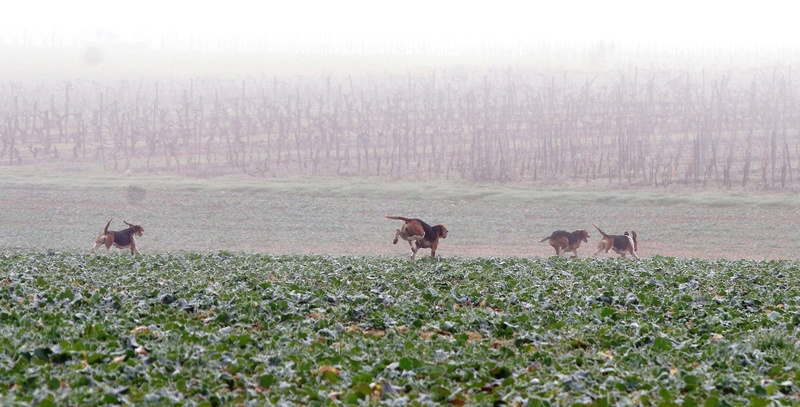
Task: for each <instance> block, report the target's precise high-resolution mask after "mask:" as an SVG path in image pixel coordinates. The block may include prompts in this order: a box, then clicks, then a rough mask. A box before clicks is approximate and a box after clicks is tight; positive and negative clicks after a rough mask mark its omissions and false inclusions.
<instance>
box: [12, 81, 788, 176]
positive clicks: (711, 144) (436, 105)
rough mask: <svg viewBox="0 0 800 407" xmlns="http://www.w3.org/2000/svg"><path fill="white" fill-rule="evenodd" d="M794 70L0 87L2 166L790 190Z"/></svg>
mask: <svg viewBox="0 0 800 407" xmlns="http://www.w3.org/2000/svg"><path fill="white" fill-rule="evenodd" d="M799 96H800V94H798V78H797V75H796V74H794V73H793V69H792V66H790V65H789V66H769V67H764V68H757V69H739V70H734V69H725V70H711V69H701V70H697V71H692V70H685V71H674V70H657V69H642V68H630V69H624V70H617V71H604V72H601V71H598V72H577V71H546V70H534V69H521V68H514V67H498V68H493V69H489V68H487V69H484V70H470V69H458V68H451V69H430V70H429V71H424V72H423V71H413V72H408V73H407V74H405V75H392V74H381V75H362V76H332V75H324V76H319V77H312V78H309V77H268V76H266V75H265V76H262V77H258V78H252V77H251V78H247V79H243V80H232V79H219V78H187V79H183V78H181V79H174V80H171V81H165V82H153V81H149V80H146V79H138V80H121V81H119V82H116V83H112V84H108V83H98V82H93V81H79V82H67V83H58V84H48V83H44V82H42V83H18V82H15V83H0V141H1V142H2V145H0V165H4V166H16V165H37V164H45V163H46V164H52V163H87V164H94V165H97V167H98V168H102V169H103V170H105V171H116V172H122V171H129V172H133V173H166V172H176V173H182V174H188V175H198V176H205V175H213V174H220V173H245V174H250V175H254V176H264V177H279V176H286V175H303V176H337V175H338V176H373V177H385V178H417V177H424V178H440V179H445V178H446V179H459V180H474V181H501V182H507V181H523V182H541V183H564V182H568V183H573V184H574V183H578V182H598V181H600V182H607V183H610V184H621V185H649V186H667V185H671V184H686V185H701V186H715V187H723V188H732V187H759V188H790V187H796V186H797V185H798V180H796V179H795V178H798V169H800V106H799V105H798V102H799V101H800V98H799Z"/></svg>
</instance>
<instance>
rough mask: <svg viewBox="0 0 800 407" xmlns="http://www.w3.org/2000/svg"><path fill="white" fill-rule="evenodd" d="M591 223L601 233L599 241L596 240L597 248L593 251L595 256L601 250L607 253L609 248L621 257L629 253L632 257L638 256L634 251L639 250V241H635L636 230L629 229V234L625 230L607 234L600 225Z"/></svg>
mask: <svg viewBox="0 0 800 407" xmlns="http://www.w3.org/2000/svg"><path fill="white" fill-rule="evenodd" d="M592 225H594V227H596V228H597V230H598V231H600V234H601V235H603V237H602V238H601V239H600V241H599V242H597V250H595V252H594V255H595V256H597V253H600V252H601V251H603V250H605V252H606V253H608V251H609V250H614V251H615V252H617V253H618V254H621V255H622V257H625V255H626V254H627V253H630V254H631V255H632V256H633V257H635V258H637V259H638V258H639V256H637V255H636V252H637V251H638V250H639V243H638V242H637V241H636V232H634V231H632V230H631V232H630V234H629V233H628V232H625V233H623V234H621V235H609V234H606V232H603V231H602V230H601V229H600V227H599V226H597V225H595V224H594V223H592Z"/></svg>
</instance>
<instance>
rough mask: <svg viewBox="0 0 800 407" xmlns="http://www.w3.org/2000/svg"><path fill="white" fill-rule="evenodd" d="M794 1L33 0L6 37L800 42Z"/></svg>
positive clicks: (12, 11) (8, 19)
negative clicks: (97, 34)
mask: <svg viewBox="0 0 800 407" xmlns="http://www.w3.org/2000/svg"><path fill="white" fill-rule="evenodd" d="M793 4H800V3H793V2H789V1H774V0H767V1H742V2H738V1H730V0H726V1H718V0H713V1H702V0H694V1H690V0H672V1H646V0H586V1H579V0H565V1H555V0H547V1H527V2H526V1H502V0H498V1H480V2H470V1H465V0H443V1H436V0H425V1H423V0H404V1H380V0H280V1H265V2H259V1H258V0H248V1H243V0H224V1H214V2H205V1H203V0H69V1H67V0H27V1H13V2H7V3H6V4H4V5H3V7H2V12H1V13H0V39H4V42H5V43H6V44H8V43H9V42H10V41H11V40H12V39H13V38H15V36H16V37H19V35H20V33H22V32H23V30H24V32H26V33H27V35H29V36H38V35H41V36H45V35H46V34H48V33H56V35H63V36H65V37H71V36H72V37H75V36H80V35H81V33H82V32H86V31H87V30H96V29H106V30H112V31H114V32H117V33H119V34H121V35H123V36H126V37H131V38H137V37H149V38H158V37H159V36H163V35H165V34H168V35H172V36H180V37H187V38H188V37H196V38H197V37H199V38H234V37H236V38H240V39H247V38H251V37H261V38H263V37H266V36H270V37H275V38H278V37H281V38H294V39H301V40H302V39H309V40H312V41H313V40H314V39H318V38H325V39H326V40H329V41H336V40H339V39H341V40H343V41H346V40H352V39H353V38H365V39H367V40H369V39H381V40H389V41H399V42H402V41H408V40H415V41H418V40H423V41H428V42H431V43H436V42H442V43H448V42H450V43H452V41H454V40H456V41H462V42H468V41H490V42H499V43H506V42H507V43H536V42H550V43H553V42H557V43H572V42H578V43H590V42H596V41H616V42H619V43H621V44H623V45H624V44H637V43H646V44H671V43H675V44H679V45H693V44H745V45H752V44H777V45H793V46H796V45H798V44H800V34H798V28H797V22H798V15H800V14H799V13H798V12H797V10H796V9H797V8H798V7H797V6H793Z"/></svg>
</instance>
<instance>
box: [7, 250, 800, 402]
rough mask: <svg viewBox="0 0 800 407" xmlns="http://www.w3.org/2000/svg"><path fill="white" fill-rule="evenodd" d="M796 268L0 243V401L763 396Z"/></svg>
mask: <svg viewBox="0 0 800 407" xmlns="http://www.w3.org/2000/svg"><path fill="white" fill-rule="evenodd" d="M799 265H800V264H798V263H797V262H791V261H761V262H757V261H700V260H677V259H673V258H665V257H654V258H651V259H648V260H646V261H641V262H632V261H622V260H617V259H615V260H578V261H569V260H566V259H519V258H502V259H501V258H497V259H492V258H478V259H463V258H451V259H442V260H438V261H431V260H423V261H417V262H409V261H405V260H397V259H387V258H378V257H328V256H268V255H241V254H235V253H227V252H218V253H215V254H196V253H184V254H163V255H151V256H141V257H135V258H131V257H128V256H111V257H92V258H85V257H82V256H76V255H72V254H54V255H44V254H14V255H4V256H0V284H2V285H0V287H2V291H0V293H1V294H0V321H2V324H3V327H4V329H3V330H2V333H0V348H2V349H3V351H2V353H0V355H1V356H2V357H1V358H0V394H2V396H0V402H1V403H3V404H18V403H25V404H33V405H77V404H80V405H101V404H108V403H150V404H175V403H177V404H196V405H220V404H229V403H235V404H245V403H257V404H263V403H271V404H281V403H291V404H305V405H323V404H338V403H343V404H348V405H350V404H357V403H359V402H362V401H364V400H367V401H372V402H377V401H378V400H383V401H384V402H386V403H387V404H394V405H405V404H417V403H419V404H429V403H436V404H441V403H451V404H455V405H466V404H468V405H473V404H481V405H488V404H494V403H500V402H505V403H510V404H519V405H521V404H525V403H528V404H527V405H564V404H586V405H612V404H641V405H674V404H683V405H725V404H730V405H741V404H745V403H748V404H752V405H766V404H768V403H770V402H772V401H774V402H778V403H784V402H785V403H792V402H795V401H796V394H797V393H798V391H800V385H799V382H798V379H797V373H798V372H800V365H798V357H797V353H796V350H795V344H794V337H795V336H796V334H797V330H796V326H797V324H798V322H799V321H800V313H799V312H798V311H800V308H799V307H800V303H799V301H798V298H800V295H798V294H800V293H799V292H798V288H797V287H800V284H799V283H800V281H797V280H798V275H800V274H798V272H797V271H798V270H797V269H798V266H799Z"/></svg>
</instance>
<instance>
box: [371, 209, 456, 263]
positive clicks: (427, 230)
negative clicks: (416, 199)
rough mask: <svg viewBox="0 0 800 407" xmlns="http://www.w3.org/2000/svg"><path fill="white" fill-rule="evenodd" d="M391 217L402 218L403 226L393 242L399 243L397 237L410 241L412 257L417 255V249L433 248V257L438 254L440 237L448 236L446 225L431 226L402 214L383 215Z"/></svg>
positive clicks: (396, 231)
mask: <svg viewBox="0 0 800 407" xmlns="http://www.w3.org/2000/svg"><path fill="white" fill-rule="evenodd" d="M383 216H385V217H387V218H389V219H395V220H402V221H403V222H404V223H403V226H401V227H400V229H397V230H395V233H394V240H393V241H392V243H393V244H397V239H398V238H402V239H403V240H406V241H408V244H409V245H410V246H411V258H412V259H413V258H414V256H416V255H417V250H419V249H420V248H422V249H427V248H430V249H431V257H434V256H436V248H437V247H438V246H439V239H440V238H441V239H444V238H446V237H447V228H446V227H445V226H444V225H436V226H431V225H428V224H427V223H425V222H423V221H422V220H420V219H411V218H404V217H402V216H389V215H383Z"/></svg>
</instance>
